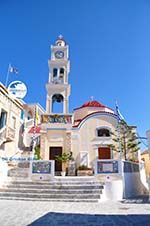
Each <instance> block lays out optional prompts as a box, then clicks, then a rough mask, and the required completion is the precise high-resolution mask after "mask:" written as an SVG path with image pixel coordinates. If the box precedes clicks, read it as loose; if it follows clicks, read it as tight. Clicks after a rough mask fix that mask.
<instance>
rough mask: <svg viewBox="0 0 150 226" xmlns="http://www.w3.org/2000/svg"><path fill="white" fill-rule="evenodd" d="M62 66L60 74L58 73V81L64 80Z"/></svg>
mask: <svg viewBox="0 0 150 226" xmlns="http://www.w3.org/2000/svg"><path fill="white" fill-rule="evenodd" d="M64 72H65V70H64V68H60V74H59V79H60V83H63V82H64Z"/></svg>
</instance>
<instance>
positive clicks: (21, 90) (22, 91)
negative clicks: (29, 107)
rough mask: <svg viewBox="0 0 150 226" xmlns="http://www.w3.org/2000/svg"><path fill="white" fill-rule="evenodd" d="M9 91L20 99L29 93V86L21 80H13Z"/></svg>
mask: <svg viewBox="0 0 150 226" xmlns="http://www.w3.org/2000/svg"><path fill="white" fill-rule="evenodd" d="M8 91H9V92H10V93H11V94H13V95H14V96H15V97H16V98H18V99H23V98H24V97H25V96H26V94H27V87H26V85H25V84H24V83H23V82H21V81H13V82H11V83H10V84H9V86H8Z"/></svg>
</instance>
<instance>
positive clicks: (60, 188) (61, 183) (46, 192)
mask: <svg viewBox="0 0 150 226" xmlns="http://www.w3.org/2000/svg"><path fill="white" fill-rule="evenodd" d="M102 189H103V185H102V184H101V183H98V182H97V181H96V179H95V178H93V177H89V178H85V180H84V178H76V177H74V178H69V177H68V178H67V177H65V178H55V179H54V180H53V181H49V182H48V181H47V182H43V181H40V182H32V181H25V180H24V181H13V182H9V183H8V182H6V183H5V184H4V185H3V187H1V189H0V199H16V200H38V201H65V202H66V201H68V202H70V201H73V202H85V201H86V202H98V201H99V199H100V195H101V193H102Z"/></svg>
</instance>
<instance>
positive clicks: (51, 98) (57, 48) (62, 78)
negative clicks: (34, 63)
mask: <svg viewBox="0 0 150 226" xmlns="http://www.w3.org/2000/svg"><path fill="white" fill-rule="evenodd" d="M68 58H69V47H68V45H66V42H65V40H64V39H63V37H62V36H61V35H60V36H59V37H58V39H57V40H56V42H55V44H54V45H52V46H51V59H50V60H48V65H49V80H48V83H47V84H46V89H47V100H46V112H47V114H51V113H54V112H53V104H54V102H58V103H60V102H62V103H63V112H61V113H63V114H68V113H69V112H68V110H69V96H70V84H68V75H69V72H70V61H69V59H68ZM56 113H57V112H56Z"/></svg>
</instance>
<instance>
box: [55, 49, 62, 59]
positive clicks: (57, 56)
mask: <svg viewBox="0 0 150 226" xmlns="http://www.w3.org/2000/svg"><path fill="white" fill-rule="evenodd" d="M55 57H56V58H57V59H61V58H63V57H64V52H63V51H56V52H55Z"/></svg>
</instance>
